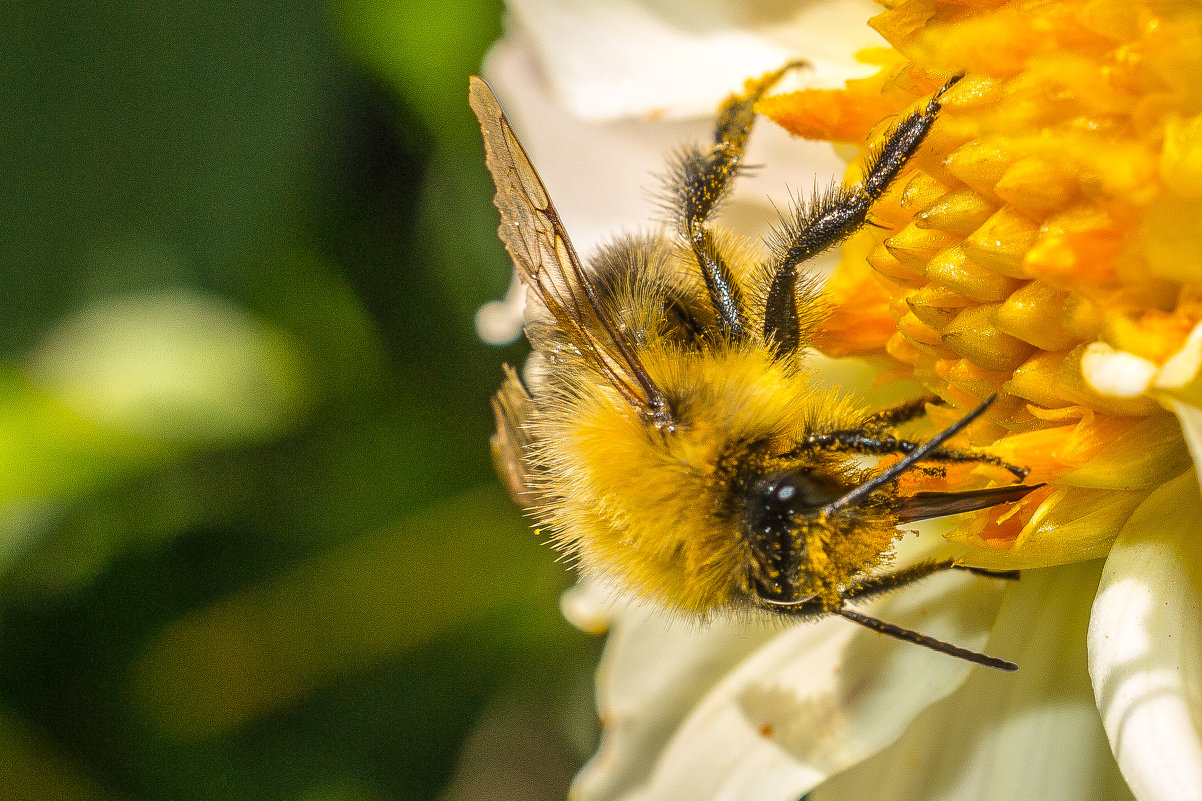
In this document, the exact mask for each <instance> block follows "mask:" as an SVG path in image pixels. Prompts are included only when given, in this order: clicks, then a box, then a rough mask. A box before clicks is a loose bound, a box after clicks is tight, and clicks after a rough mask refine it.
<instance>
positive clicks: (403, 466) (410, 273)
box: [0, 0, 597, 801]
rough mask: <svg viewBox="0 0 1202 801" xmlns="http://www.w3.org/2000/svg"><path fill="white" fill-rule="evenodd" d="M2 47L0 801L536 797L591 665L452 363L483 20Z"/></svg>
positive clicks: (491, 366) (51, 27) (466, 278)
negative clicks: (473, 79) (500, 481)
mask: <svg viewBox="0 0 1202 801" xmlns="http://www.w3.org/2000/svg"><path fill="white" fill-rule="evenodd" d="M4 16H5V20H4V22H3V23H0V26H2V30H3V34H2V37H3V39H2V41H0V87H2V88H0V97H2V98H3V114H2V115H0V125H2V126H3V127H2V128H0V149H2V156H0V177H2V181H0V211H2V214H0V270H3V292H2V293H0V308H2V312H0V350H2V352H3V363H2V364H0V795H2V796H3V797H4V798H6V799H24V798H29V799H35V798H36V799H41V798H66V799H303V800H305V801H334V800H335V799H354V800H355V801H359V800H360V799H427V798H445V799H448V800H451V799H454V800H457V799H467V798H506V799H508V798H531V799H535V798H560V797H562V795H563V793H564V789H565V786H566V782H567V780H568V778H569V777H570V775H571V772H572V771H573V770H574V769H575V767H576V766H577V764H578V763H579V761H580V760H581V759H583V758H584V755H585V754H587V752H588V750H589V749H590V748H591V742H590V738H591V737H592V731H591V725H592V724H591V710H590V703H591V700H590V697H589V696H590V680H591V676H590V671H591V667H590V665H591V664H592V660H593V658H594V656H595V650H596V648H597V643H596V642H594V641H593V640H591V639H589V638H587V637H585V636H584V635H582V634H578V633H576V632H574V631H573V630H571V629H570V628H569V627H568V626H567V624H566V623H564V622H563V621H562V620H561V618H560V617H559V612H558V608H557V606H556V599H557V596H558V593H559V592H560V590H561V589H562V588H563V586H565V584H566V582H567V578H566V577H565V576H564V575H563V571H562V569H561V568H560V567H559V566H557V565H556V564H554V562H553V556H552V554H551V553H550V552H549V551H548V550H547V548H546V547H545V545H544V544H543V543H542V542H540V541H538V540H537V539H536V538H535V537H534V536H533V535H532V534H531V533H530V532H529V530H528V529H527V527H526V525H525V523H524V521H523V520H522V518H521V517H520V515H519V514H518V513H517V512H516V511H515V510H514V509H513V508H512V505H511V504H510V503H509V501H508V499H507V498H505V497H504V494H503V492H502V491H501V490H500V489H499V487H498V486H497V484H496V481H495V480H494V478H493V477H492V471H491V467H490V464H489V460H488V453H487V439H488V435H489V433H490V429H491V421H490V416H489V412H488V398H489V395H490V393H491V392H492V390H493V388H494V387H495V386H496V384H497V382H498V380H499V376H500V364H501V363H502V362H503V361H505V360H509V361H520V359H521V354H522V350H521V347H520V346H515V347H513V348H511V349H506V350H496V349H489V348H486V347H485V346H483V345H481V344H480V343H479V342H478V341H477V340H476V338H475V335H474V333H473V330H472V315H473V313H474V311H475V309H476V308H477V307H478V306H479V305H480V304H481V303H482V302H484V301H486V300H488V299H491V298H496V297H500V295H501V294H502V292H503V291H504V288H505V286H506V285H507V283H508V274H509V265H508V262H507V261H506V258H505V256H504V253H503V251H502V250H501V248H500V246H499V245H498V244H497V243H496V240H495V230H496V224H497V222H496V216H495V212H494V211H493V209H492V207H491V204H490V203H489V198H490V197H491V185H490V184H489V183H488V179H487V176H486V174H485V172H484V169H483V166H482V161H483V157H482V152H481V148H480V144H479V139H478V132H477V131H476V129H475V125H474V121H473V120H472V118H471V115H470V112H469V111H468V109H467V105H466V91H467V75H468V74H469V73H471V72H473V71H475V70H476V69H477V68H478V65H479V61H480V58H481V56H482V54H483V52H484V50H485V49H486V47H487V46H488V45H489V43H491V42H492V41H493V40H494V39H495V37H496V36H498V35H499V33H500V16H501V8H500V3H499V0H498V1H497V2H472V0H461V2H457V3H445V4H434V3H431V4H420V3H415V2H408V0H393V1H392V2H383V1H382V0H343V1H342V2H338V3H334V4H333V5H330V6H326V5H323V4H318V3H311V2H304V1H303V0H302V2H300V3H297V2H277V0H266V2H264V0H256V1H255V2H249V1H248V0H233V2H225V3H220V4H218V3H211V4H197V3H192V2H182V0H175V1H174V2H166V3H159V4H147V3H142V2H134V0H109V2H105V3H73V4H72V3H67V4H53V3H51V4H40V3H39V4H33V3H24V2H18V3H17V4H16V5H11V4H10V5H9V6H6V13H5V15H4ZM176 379H180V381H182V387H183V388H182V389H178V388H177V389H176V390H170V387H171V386H174V385H173V384H172V383H171V382H173V381H175V380H176ZM164 382H166V386H168V390H164V389H163V386H164V385H165V384H164ZM147 387H149V389H146V388H147ZM140 388H141V389H140ZM127 396H129V397H127ZM131 398H132V400H131ZM465 743H466V745H465Z"/></svg>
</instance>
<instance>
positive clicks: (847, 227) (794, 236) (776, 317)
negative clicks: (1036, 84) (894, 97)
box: [764, 75, 962, 356]
mask: <svg viewBox="0 0 1202 801" xmlns="http://www.w3.org/2000/svg"><path fill="white" fill-rule="evenodd" d="M961 77H962V76H960V75H957V76H955V77H953V78H952V79H951V80H949V81H948V82H947V83H945V84H944V85H943V87H942V88H941V89H940V90H939V91H938V92H936V93H935V94H934V95H933V96H932V97H931V99H930V100H929V101H927V104H926V106H925V107H923V108H922V109H921V110H919V111H916V112H914V113H912V114H910V115H909V116H907V117H906V118H905V119H903V120H902V121H901V122H899V123H898V124H897V125H895V126H894V127H893V128H892V129H891V130H890V131H889V133H887V134H886V135H885V141H884V142H883V143H882V144H880V145H878V146H876V147H874V148H873V149H872V150H871V151H870V153H869V155H868V163H867V165H866V168H865V170H864V180H863V181H862V182H860V184H859V185H858V186H855V187H851V188H846V187H843V186H838V185H836V186H834V187H832V188H831V189H829V190H827V191H826V192H824V193H821V194H818V195H816V196H815V197H814V198H812V199H811V200H810V202H809V203H807V204H804V205H800V206H799V207H798V208H797V209H796V210H795V211H794V212H793V214H792V215H791V217H790V218H789V219H785V220H783V221H782V222H783V223H784V230H783V231H782V232H781V236H780V241H779V243H778V245H777V254H776V258H775V264H774V265H773V266H772V273H773V276H772V284H771V286H770V288H769V290H768V298H767V303H766V306H765V310H764V338H765V339H769V340H771V341H772V342H773V343H774V344H775V347H776V352H777V354H778V355H780V356H785V355H788V354H791V353H793V352H795V351H796V350H797V349H798V347H799V346H800V344H801V328H802V325H801V318H800V317H799V314H798V304H797V294H798V292H797V290H798V286H797V282H798V273H799V270H798V268H799V267H800V266H801V264H803V263H804V262H806V261H807V260H809V259H811V258H813V257H814V256H816V255H818V254H819V253H821V252H822V251H824V250H826V249H827V248H831V247H834V246H835V245H837V244H839V243H840V242H842V241H843V240H844V239H846V238H847V237H848V236H849V235H851V234H852V233H853V232H854V231H856V230H857V229H858V228H859V227H860V226H862V225H863V224H864V223H865V222H866V221H867V219H868V211H869V209H870V208H871V206H872V204H873V203H874V202H875V201H876V200H877V199H878V198H879V197H880V196H881V195H883V194H884V193H885V190H886V189H888V188H889V185H890V184H891V183H892V182H893V179H894V178H896V177H897V175H898V173H900V172H901V170H902V168H903V167H904V166H905V165H906V163H907V162H908V161H909V160H910V158H911V157H912V156H913V155H914V153H915V151H917V150H918V147H919V145H921V144H922V141H923V140H924V139H925V138H926V136H927V133H929V132H930V130H931V126H932V125H933V124H934V122H935V118H936V117H937V116H938V114H939V110H940V108H941V104H940V100H941V99H942V97H943V95H944V93H945V92H947V90H948V89H950V88H951V87H952V86H953V85H954V84H955V83H956V81H958V80H960V78H961Z"/></svg>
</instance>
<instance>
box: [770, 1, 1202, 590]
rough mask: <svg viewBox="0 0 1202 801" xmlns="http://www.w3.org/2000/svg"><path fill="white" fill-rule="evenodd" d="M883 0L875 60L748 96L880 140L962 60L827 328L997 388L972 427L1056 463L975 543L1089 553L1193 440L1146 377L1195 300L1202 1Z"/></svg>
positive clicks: (1199, 305)
mask: <svg viewBox="0 0 1202 801" xmlns="http://www.w3.org/2000/svg"><path fill="white" fill-rule="evenodd" d="M887 5H888V6H889V7H888V10H886V11H885V12H884V13H883V14H881V15H880V16H878V17H876V18H875V19H874V20H873V21H872V25H873V27H875V28H876V29H877V30H878V31H879V32H880V33H881V34H882V36H884V38H885V39H886V40H887V41H888V42H889V43H890V44H891V45H892V46H893V50H891V51H873V52H871V53H866V54H862V58H864V60H866V61H869V62H870V63H875V64H878V65H880V71H879V72H878V74H877V75H876V76H874V77H873V78H871V79H867V80H861V81H852V82H849V83H848V85H847V87H846V88H845V89H844V90H840V91H818V90H809V91H803V92H798V93H794V94H790V95H782V96H778V97H773V98H769V99H767V100H765V101H763V102H762V103H761V106H760V110H761V111H762V112H763V113H765V114H766V115H768V116H769V117H771V118H773V119H774V120H776V121H777V122H778V123H780V124H781V125H783V126H784V127H785V128H787V129H789V130H790V131H792V132H794V133H797V134H800V135H803V136H807V137H810V138H819V139H829V140H833V141H845V142H860V141H864V140H865V139H867V141H869V142H873V141H879V139H880V137H881V135H882V134H883V133H884V131H886V130H887V128H888V126H889V125H890V123H891V122H892V120H893V118H894V117H895V116H896V115H897V113H898V112H900V111H902V110H903V109H906V108H907V107H909V106H910V105H911V104H914V103H917V102H919V101H920V99H922V102H925V98H926V97H928V96H929V95H930V93H931V92H933V91H934V90H935V89H937V88H938V87H939V86H940V85H941V84H942V83H943V82H944V81H945V80H946V79H947V78H948V77H949V76H950V75H953V74H957V73H964V75H965V77H964V78H963V80H961V81H960V82H959V83H958V84H957V85H956V86H955V87H954V88H953V89H951V90H950V91H949V92H948V93H947V95H946V96H945V98H944V102H943V112H942V115H941V116H940V118H939V120H938V122H937V123H936V125H935V127H934V129H933V131H932V132H931V134H930V136H929V137H928V140H927V142H926V143H925V144H924V147H923V149H922V151H921V152H920V154H919V155H918V156H917V157H916V158H915V160H914V163H913V165H912V167H911V168H910V170H909V171H908V172H907V173H906V174H905V175H903V176H902V177H901V178H900V179H899V180H898V181H897V182H896V184H895V185H894V187H893V188H892V189H891V191H890V192H889V193H888V194H887V195H886V196H885V197H884V198H883V199H882V200H881V201H880V202H878V203H877V205H876V206H875V208H874V211H873V221H874V223H875V225H874V226H872V227H868V228H866V229H865V230H864V231H862V232H861V233H860V234H858V235H857V236H856V237H854V238H853V239H852V240H851V241H850V242H849V243H848V245H847V246H846V248H845V250H844V256H843V259H842V262H841V264H840V266H839V269H838V270H837V272H836V274H835V275H834V276H833V278H832V279H831V281H830V284H829V287H828V291H829V294H830V297H831V299H832V302H833V304H834V307H835V311H834V315H833V317H832V319H831V321H830V324H829V325H828V327H827V329H826V331H825V335H824V338H823V340H822V341H821V342H820V346H821V347H822V348H823V349H824V350H826V351H827V352H828V353H831V354H832V355H851V354H878V355H879V354H887V355H888V356H889V357H891V358H892V360H893V361H894V362H895V364H896V368H895V370H894V373H895V374H898V375H908V376H914V377H917V378H919V379H920V380H922V381H923V382H924V383H925V384H926V385H927V386H928V387H929V388H930V389H931V390H932V391H933V392H935V393H937V394H938V395H940V396H941V397H943V398H944V399H945V400H947V401H949V402H950V403H951V404H952V405H953V406H955V407H958V408H960V409H965V408H971V407H972V406H975V405H976V404H977V403H979V402H980V400H981V399H983V398H985V397H987V396H988V395H990V394H991V393H995V392H996V393H999V400H998V402H997V403H996V404H995V405H994V407H993V408H992V409H991V410H990V414H989V415H988V422H987V423H984V424H981V425H978V426H977V427H976V428H975V430H974V431H973V432H972V436H973V439H974V441H975V442H976V443H977V444H978V445H981V446H984V447H987V448H988V449H989V450H990V452H992V453H994V454H996V455H998V456H1000V457H1001V458H1003V459H1005V460H1007V461H1009V462H1013V463H1017V464H1021V465H1025V466H1027V467H1029V468H1031V471H1032V475H1031V477H1032V479H1033V480H1035V481H1044V482H1048V484H1049V486H1048V487H1047V488H1045V489H1044V490H1040V491H1038V492H1036V493H1032V494H1031V495H1030V496H1028V497H1027V499H1026V500H1025V501H1023V502H1022V503H1021V504H1019V505H1017V507H1016V508H1010V509H1006V510H1001V511H998V510H990V511H986V512H982V513H979V514H978V515H976V517H975V518H974V519H973V520H972V521H971V522H970V523H968V524H966V525H964V526H962V527H961V528H960V529H959V531H958V532H957V533H956V534H954V535H953V536H954V538H956V539H958V540H960V541H961V542H964V543H966V544H969V545H974V546H977V547H978V551H976V553H975V555H974V556H973V557H972V559H973V561H974V562H976V563H979V564H982V565H988V566H1007V567H1009V566H1018V567H1023V566H1028V567H1029V566H1038V565H1047V564H1056V563H1061V562H1067V561H1075V560H1079V559H1085V558H1092V557H1096V556H1100V555H1103V554H1105V553H1106V552H1107V550H1108V549H1109V546H1110V543H1111V542H1112V541H1113V539H1114V537H1115V536H1116V535H1117V532H1118V530H1119V528H1121V526H1122V525H1123V523H1124V522H1125V521H1126V519H1127V517H1128V516H1129V515H1130V513H1131V511H1132V510H1133V509H1134V508H1135V506H1137V505H1138V504H1139V502H1141V501H1142V500H1143V499H1144V498H1146V497H1147V495H1148V494H1149V493H1150V492H1151V490H1152V489H1153V488H1155V487H1156V486H1158V485H1159V484H1161V483H1163V482H1164V481H1165V480H1167V479H1168V478H1171V477H1172V476H1174V475H1177V474H1178V473H1180V472H1181V471H1183V470H1185V469H1188V467H1189V464H1190V463H1189V458H1188V455H1187V453H1186V451H1185V448H1184V445H1183V442H1182V438H1181V434H1180V430H1179V428H1178V425H1177V423H1176V420H1175V419H1174V418H1173V417H1172V416H1171V415H1170V414H1169V413H1168V412H1167V411H1165V410H1164V409H1163V408H1162V407H1161V406H1160V405H1159V404H1157V403H1156V402H1155V401H1154V400H1152V399H1151V398H1149V397H1147V396H1146V395H1145V394H1144V392H1143V389H1142V388H1143V387H1145V386H1146V384H1147V376H1148V374H1149V372H1154V371H1155V370H1157V369H1158V367H1159V366H1160V365H1163V364H1164V363H1165V362H1166V361H1167V360H1168V359H1169V358H1170V357H1171V356H1172V355H1173V354H1174V353H1176V352H1178V351H1179V350H1181V349H1182V347H1183V346H1184V345H1185V343H1186V341H1187V338H1188V337H1189V335H1190V333H1191V331H1193V330H1194V329H1195V327H1196V326H1197V325H1198V323H1199V321H1200V320H1202V293H1200V291H1199V288H1200V287H1202V83H1200V82H1199V81H1198V80H1197V77H1198V76H1199V75H1202V6H1199V5H1197V4H1195V3H1164V2H1130V1H1129V0H1081V1H1079V2H1074V1H1073V0H1050V1H1049V2H1041V3H1030V2H1022V3H1020V2H1001V3H999V2H989V1H988V0H986V1H985V2H980V1H978V0H969V1H968V2H963V3H945V2H938V1H937V0H905V2H901V3H899V4H896V5H894V4H887ZM861 163H862V162H861ZM861 163H857V164H853V165H852V167H851V169H850V171H849V175H848V180H849V181H853V180H856V179H857V178H858V177H859V169H860V164H861ZM932 414H933V416H935V417H936V420H935V422H936V423H947V422H950V421H951V420H953V419H955V418H957V417H958V416H959V415H960V414H961V412H959V411H956V410H954V409H944V410H942V411H941V410H939V409H935V410H934V411H933V413H932ZM942 414H946V416H947V419H946V420H944V419H942V418H941V415H942Z"/></svg>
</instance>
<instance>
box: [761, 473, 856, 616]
mask: <svg viewBox="0 0 1202 801" xmlns="http://www.w3.org/2000/svg"><path fill="white" fill-rule="evenodd" d="M846 491H847V488H846V487H844V486H842V485H841V484H840V483H839V482H837V481H835V480H834V479H832V478H826V477H823V476H820V475H817V474H815V473H814V472H812V471H810V470H795V471H785V472H778V473H773V474H771V475H767V476H761V477H759V478H756V479H753V480H751V481H749V482H747V484H746V485H745V486H744V488H743V497H744V502H745V506H744V511H743V520H742V524H743V534H744V537H745V539H746V542H747V546H748V551H749V559H748V570H749V576H748V579H749V582H748V583H749V589H750V590H751V591H752V592H753V593H754V595H755V596H756V597H757V598H759V599H761V600H763V601H767V602H769V603H792V602H796V601H800V600H804V598H805V597H807V596H808V595H810V594H812V592H811V591H810V589H809V588H810V587H811V578H812V577H811V576H810V570H809V555H808V553H807V546H806V532H807V531H808V529H809V526H806V525H805V521H807V520H815V519H817V518H818V517H819V516H820V515H821V514H822V510H823V507H825V506H826V505H827V504H829V503H831V502H832V501H835V500H836V499H838V498H839V497H840V496H842V495H843V494H844V493H845V492H846Z"/></svg>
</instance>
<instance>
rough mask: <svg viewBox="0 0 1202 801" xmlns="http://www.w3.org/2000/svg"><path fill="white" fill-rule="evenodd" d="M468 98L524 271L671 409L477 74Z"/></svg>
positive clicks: (571, 323) (506, 235) (622, 369)
mask: <svg viewBox="0 0 1202 801" xmlns="http://www.w3.org/2000/svg"><path fill="white" fill-rule="evenodd" d="M468 100H469V103H470V104H471V107H472V111H474V112H475V113H476V118H477V119H478V120H479V121H480V131H481V133H482V134H483V136H484V152H485V157H486V158H485V163H486V165H487V166H488V171H489V172H490V173H492V178H493V182H494V183H495V184H496V185H497V194H496V196H495V197H494V198H493V202H494V203H495V204H496V206H497V208H498V209H499V210H500V212H501V225H500V227H499V228H498V229H497V230H498V234H499V235H500V237H501V241H502V242H504V243H505V249H506V250H508V251H509V255H510V257H511V258H512V259H513V263H514V266H516V267H517V270H518V274H519V275H521V277H522V281H523V282H524V283H525V284H526V286H527V287H528V288H529V290H530V291H531V292H534V293H535V294H536V295H537V296H538V298H539V299H540V300H541V301H542V303H543V305H544V306H546V308H547V310H548V311H549V312H550V313H551V315H552V316H553V317H554V318H555V322H556V324H557V325H558V326H559V328H560V329H561V330H562V331H563V332H564V333H565V334H566V335H567V336H568V337H569V338H570V339H571V340H572V342H573V343H574V344H575V345H576V347H577V348H579V349H580V352H581V353H582V354H583V355H584V357H585V358H586V359H587V360H588V361H589V362H590V363H591V364H592V365H593V366H594V367H595V368H596V369H597V370H598V371H599V372H600V373H601V374H602V375H603V376H604V377H605V379H606V380H607V381H608V382H609V383H610V384H612V385H613V386H614V388H615V389H617V390H618V391H619V392H621V393H622V395H623V396H624V397H625V398H626V399H627V400H628V401H629V402H630V403H631V404H633V405H634V406H636V407H637V408H639V409H640V410H641V411H642V412H643V413H644V414H646V415H648V416H658V415H660V414H662V413H664V410H665V407H666V403H665V401H664V396H663V393H662V392H661V391H660V389H659V388H658V387H657V386H656V385H655V383H654V382H653V381H652V380H651V377H650V376H649V375H647V371H646V370H645V369H644V368H643V365H642V364H641V363H640V361H639V359H638V356H637V355H636V354H635V352H634V349H633V348H632V346H631V344H630V342H629V341H628V340H627V339H626V338H625V337H623V336H622V334H621V333H620V331H619V330H618V326H617V325H616V324H615V323H614V321H613V320H612V319H610V316H609V314H608V313H607V312H606V311H605V308H604V306H603V305H602V304H601V302H600V301H599V299H598V296H597V291H596V289H595V288H594V286H593V284H592V281H591V280H590V279H589V277H588V275H587V274H586V273H585V271H584V269H583V268H582V266H581V263H580V257H579V256H577V255H576V250H575V248H573V247H572V242H571V240H569V239H568V234H567V231H565V230H564V227H563V223H562V222H560V219H559V214H558V213H557V212H556V211H555V206H554V205H552V203H551V198H550V196H549V195H548V194H547V188H546V187H545V186H544V185H543V182H542V179H540V178H539V177H538V173H537V172H536V171H535V169H534V165H533V164H531V163H530V159H529V158H528V157H527V156H526V151H525V150H523V149H522V145H521V143H520V142H518V139H517V136H516V135H515V134H514V132H513V128H511V127H510V125H509V120H507V119H506V118H505V113H504V112H503V111H501V106H500V105H499V104H498V103H497V98H496V97H495V96H494V95H493V93H492V90H491V89H489V88H488V84H486V83H484V81H483V80H481V79H480V78H478V77H476V76H474V75H473V76H472V78H471V81H470V89H469V92H468Z"/></svg>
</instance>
